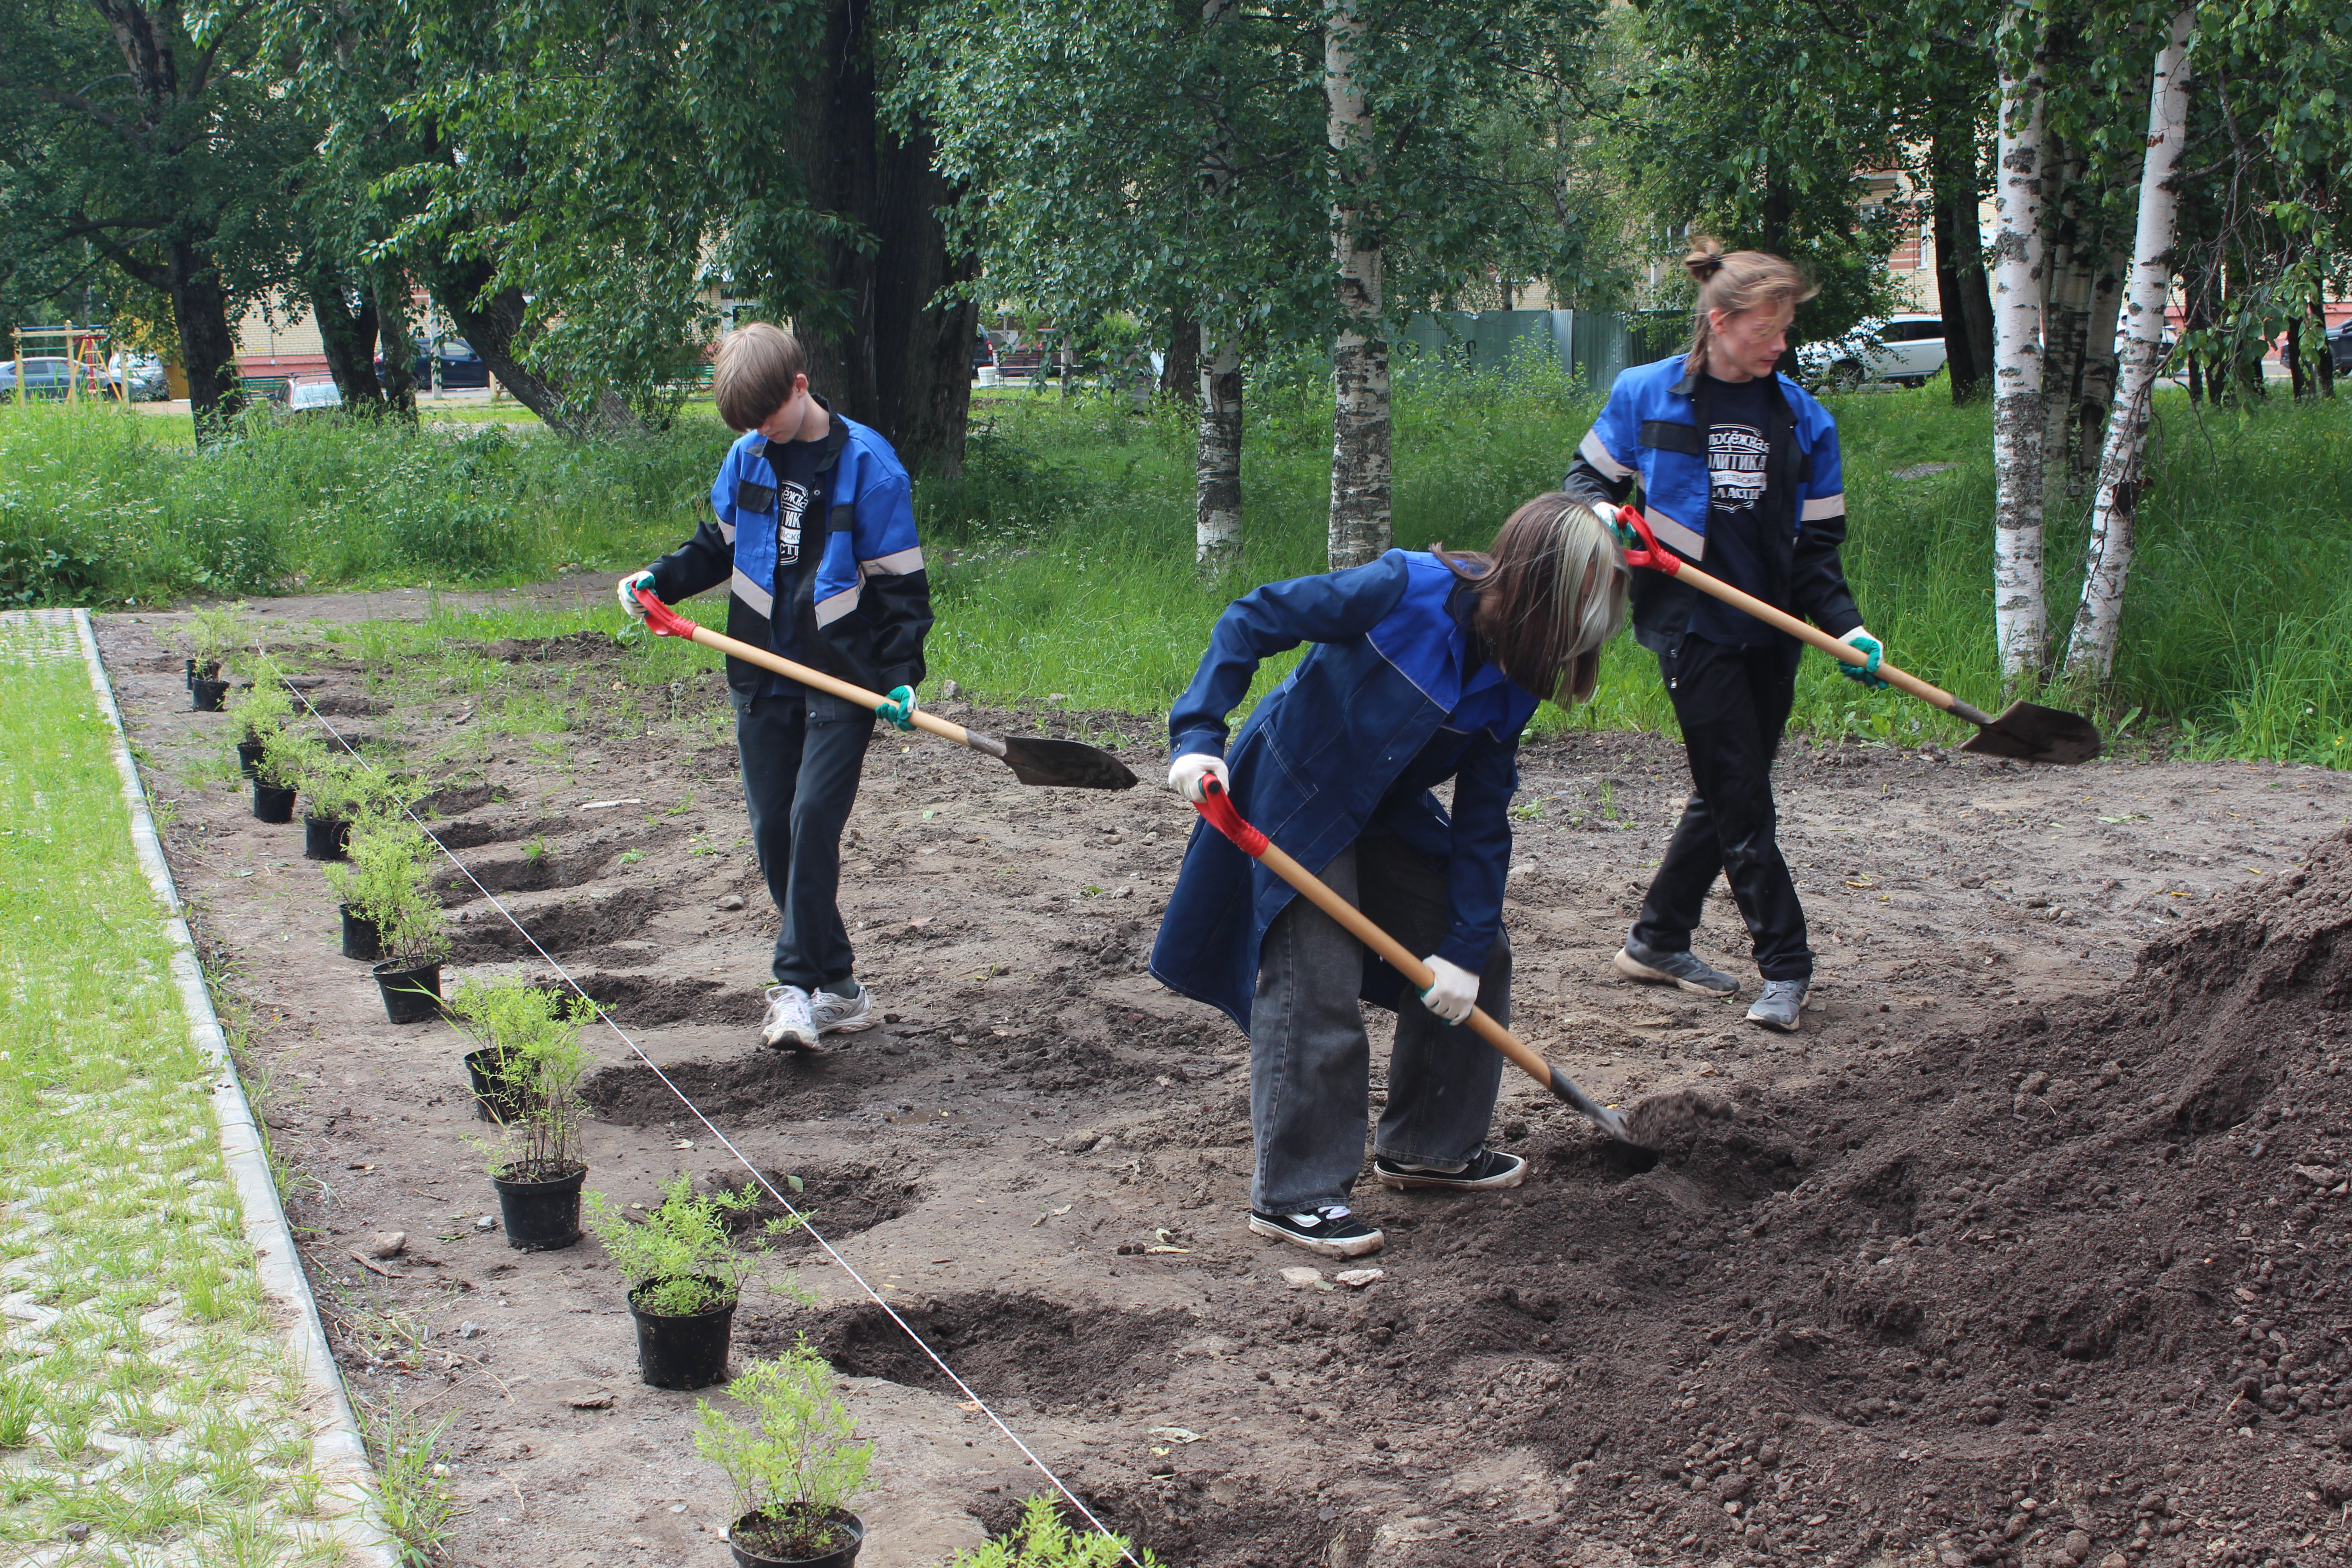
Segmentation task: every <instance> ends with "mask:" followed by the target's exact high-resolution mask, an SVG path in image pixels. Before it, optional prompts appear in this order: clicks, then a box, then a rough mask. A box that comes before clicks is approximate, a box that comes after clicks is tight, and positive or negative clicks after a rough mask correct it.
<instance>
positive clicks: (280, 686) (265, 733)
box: [225, 653, 294, 742]
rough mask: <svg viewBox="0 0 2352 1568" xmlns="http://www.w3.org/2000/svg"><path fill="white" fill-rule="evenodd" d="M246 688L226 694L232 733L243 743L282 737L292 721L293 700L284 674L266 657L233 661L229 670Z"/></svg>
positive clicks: (259, 654)
mask: <svg viewBox="0 0 2352 1568" xmlns="http://www.w3.org/2000/svg"><path fill="white" fill-rule="evenodd" d="M231 668H234V669H235V670H236V673H237V675H239V676H240V677H242V678H243V679H244V680H245V682H246V684H244V685H242V686H239V687H237V688H236V689H235V690H233V691H231V692H230V693H229V694H228V700H227V702H226V704H225V706H226V708H227V710H228V713H229V716H230V717H231V718H233V719H235V720H236V721H237V730H236V732H237V733H238V734H239V735H240V736H242V737H243V738H244V739H246V740H247V741H259V742H268V740H269V739H270V738H271V737H273V736H275V735H278V734H280V733H282V732H283V731H285V729H286V725H287V721H289V720H290V719H292V718H293V717H294V699H293V696H292V694H291V692H290V691H289V689H288V687H287V685H286V671H285V670H284V668H281V667H280V666H279V664H278V660H277V659H275V658H272V657H271V656H270V655H268V653H257V654H255V655H253V656H251V657H250V658H240V659H237V660H236V662H235V663H234V664H233V665H232V666H231Z"/></svg>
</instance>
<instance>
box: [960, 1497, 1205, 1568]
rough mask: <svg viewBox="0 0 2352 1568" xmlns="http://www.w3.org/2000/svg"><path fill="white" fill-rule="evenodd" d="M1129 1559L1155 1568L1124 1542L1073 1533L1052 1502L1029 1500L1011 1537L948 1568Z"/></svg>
mask: <svg viewBox="0 0 2352 1568" xmlns="http://www.w3.org/2000/svg"><path fill="white" fill-rule="evenodd" d="M1130 1553H1132V1554H1133V1556H1134V1558H1135V1560H1136V1561H1137V1562H1139V1563H1142V1564H1143V1565H1144V1568H1158V1564H1159V1559H1158V1558H1156V1557H1154V1556H1152V1555H1151V1553H1150V1552H1146V1551H1143V1550H1142V1549H1140V1548H1139V1547H1137V1546H1135V1545H1134V1544H1133V1543H1132V1542H1129V1540H1128V1539H1127V1538H1126V1537H1125V1536H1123V1535H1105V1534H1102V1533H1100V1532H1098V1531H1076V1530H1072V1529H1071V1528H1070V1527H1069V1525H1068V1524H1067V1523H1066V1522H1065V1521H1064V1520H1063V1518H1062V1512H1061V1510H1060V1509H1058V1508H1056V1507H1055V1506H1054V1501H1053V1500H1052V1499H1050V1498H1045V1497H1033V1498H1031V1499H1030V1500H1028V1501H1027V1502H1026V1503H1024V1504H1023V1505H1022V1509H1021V1520H1020V1522H1019V1523H1017V1524H1015V1525H1014V1526H1013V1529H1012V1531H1010V1532H1009V1533H1007V1534H1004V1535H1000V1536H998V1537H997V1538H996V1539H995V1540H993V1541H991V1542H988V1543H987V1544H986V1545H984V1546H982V1547H980V1548H979V1549H977V1550H976V1551H971V1552H957V1553H956V1554H955V1555H954V1556H953V1557H951V1558H950V1559H948V1568H1114V1565H1115V1564H1117V1563H1120V1562H1123V1561H1125V1560H1126V1558H1127V1557H1128V1556H1129V1554H1130Z"/></svg>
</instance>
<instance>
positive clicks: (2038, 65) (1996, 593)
mask: <svg viewBox="0 0 2352 1568" xmlns="http://www.w3.org/2000/svg"><path fill="white" fill-rule="evenodd" d="M1998 164H1999V167H1998V169H1997V171H1996V172H1997V174H1999V177H2000V185H1999V187H1998V191H1997V193H1996V195H1994V197H1993V223H1994V234H1993V279H1992V301H1993V312H1994V315H1993V321H1994V339H1993V405H1992V406H1993V415H1992V422H1993V429H1992V449H1993V482H1994V500H1993V568H1992V570H1993V636H1994V641H1995V643H1996V644H1997V645H1998V647H2000V672H2001V677H2002V679H2004V680H2015V679H2019V678H2021V677H2023V676H2028V675H2032V674H2036V673H2038V672H2039V671H2040V670H2041V669H2042V664H2043V660H2044V659H2045V658H2046V657H2047V651H2048V643H2049V636H2050V622H2049V617H2050V611H2049V604H2048V601H2047V599H2046V598H2045V597H2044V595H2043V588H2042V342H2041V340H2042V56H2041V54H2040V51H2039V48H2038V47H2037V49H2036V52H2035V55H2034V58H2033V63H2032V67H2031V68H2029V69H2028V70H2027V71H2026V73H2025V74H2024V75H2023V76H2022V77H2019V76H2017V75H2015V74H2014V68H2013V67H2012V66H2011V65H2010V64H2009V63H2007V60H2006V58H2004V63H2003V65H2002V68H2001V82H2000V156H1999V159H1998Z"/></svg>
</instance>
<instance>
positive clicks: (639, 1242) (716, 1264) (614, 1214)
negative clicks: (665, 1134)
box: [588, 1171, 801, 1318]
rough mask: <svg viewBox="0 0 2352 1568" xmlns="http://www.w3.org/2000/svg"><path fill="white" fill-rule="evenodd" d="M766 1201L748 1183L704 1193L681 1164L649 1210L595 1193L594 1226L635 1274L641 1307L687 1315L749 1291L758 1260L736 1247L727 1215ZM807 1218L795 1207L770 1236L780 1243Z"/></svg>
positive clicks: (770, 1227)
mask: <svg viewBox="0 0 2352 1568" xmlns="http://www.w3.org/2000/svg"><path fill="white" fill-rule="evenodd" d="M759 1206H760V1194H759V1190H758V1189H757V1188H755V1187H752V1186H751V1185H749V1184H746V1185H745V1186H744V1188H743V1190H742V1191H740V1192H737V1193H730V1192H729V1191H727V1190H726V1189H725V1188H724V1187H714V1188H712V1189H711V1191H710V1192H709V1194H707V1195H703V1196H697V1195H696V1194H695V1191H694V1178H693V1177H692V1176H689V1175H688V1174H687V1173H685V1172H683V1171H681V1172H679V1173H678V1174H677V1180H676V1181H674V1182H672V1183H670V1184H669V1185H668V1186H667V1187H665V1188H663V1189H662V1201H661V1202H660V1203H658V1204H656V1205H654V1206H653V1207H652V1208H650V1209H647V1210H645V1211H644V1217H643V1218H639V1217H638V1216H637V1215H635V1214H633V1213H632V1212H630V1211H629V1210H627V1209H621V1208H615V1207H614V1206H613V1205H611V1204H610V1203H608V1202H607V1201H606V1200H605V1198H604V1194H602V1193H590V1194H588V1228H589V1229H591V1230H593V1231H594V1232H595V1233H596V1238H597V1239H598V1240H599V1241H602V1242H603V1243H604V1250H605V1252H606V1253H608V1254H609V1255H611V1257H612V1259H613V1265H614V1268H618V1269H619V1270H620V1271H621V1273H622V1274H623V1276H624V1277H625V1278H626V1279H628V1280H629V1282H630V1286H631V1289H632V1290H633V1291H634V1292H635V1300H636V1303H637V1306H638V1309H639V1310H642V1311H646V1312H653V1313H656V1314H658V1315H660V1316H663V1317H671V1318H682V1317H688V1316H690V1315H691V1314H693V1313H696V1312H707V1311H709V1310H711V1309H713V1308H715V1307H719V1306H723V1305H725V1304H726V1303H728V1302H730V1301H732V1300H735V1299H736V1297H737V1296H738V1295H739V1294H740V1292H741V1290H742V1288H743V1283H744V1281H745V1280H747V1279H750V1278H751V1276H752V1274H753V1273H754V1272H755V1269H756V1264H755V1261H754V1260H753V1259H751V1258H745V1257H744V1256H742V1255H741V1254H740V1253H739V1252H737V1251H736V1250H735V1247H734V1243H733V1241H732V1239H731V1238H730V1233H729V1229H728V1225H727V1216H728V1215H748V1214H750V1213H751V1211H752V1210H754V1209H756V1208H758V1207H759ZM800 1224H801V1221H800V1219H799V1217H798V1216H795V1215H785V1216H782V1217H781V1218H777V1219H772V1220H770V1221H769V1222H768V1223H767V1225H766V1226H765V1227H764V1228H763V1230H762V1233H761V1237H762V1239H763V1240H765V1241H767V1242H769V1243H773V1242H774V1241H776V1240H777V1239H779V1238H781V1237H785V1236H788V1235H790V1234H791V1233H792V1232H793V1231H794V1230H796V1229H798V1228H799V1227H800Z"/></svg>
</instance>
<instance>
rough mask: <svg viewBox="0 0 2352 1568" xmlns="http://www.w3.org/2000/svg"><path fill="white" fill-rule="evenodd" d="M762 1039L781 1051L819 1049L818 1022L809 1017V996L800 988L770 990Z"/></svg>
mask: <svg viewBox="0 0 2352 1568" xmlns="http://www.w3.org/2000/svg"><path fill="white" fill-rule="evenodd" d="M760 1038H761V1040H763V1041H765V1042H766V1043H767V1044H769V1045H771V1046H773V1047H776V1048H777V1049H778V1050H786V1051H813V1050H814V1049H816V1039H817V1027H816V1020H815V1019H814V1018H813V1017H811V1016H809V994H808V993H807V992H805V991H803V990H802V989H801V988H800V987H799V986H797V985H771V986H769V987H768V1016H766V1017H765V1018H763V1019H761V1023H760Z"/></svg>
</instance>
